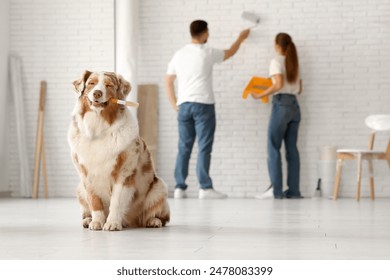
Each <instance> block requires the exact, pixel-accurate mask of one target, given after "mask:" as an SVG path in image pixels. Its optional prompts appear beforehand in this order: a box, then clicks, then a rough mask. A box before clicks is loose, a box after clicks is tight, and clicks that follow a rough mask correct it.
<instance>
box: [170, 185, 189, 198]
mask: <svg viewBox="0 0 390 280" xmlns="http://www.w3.org/2000/svg"><path fill="white" fill-rule="evenodd" d="M186 197H187V194H186V191H185V190H183V189H180V188H176V189H175V192H174V193H173V198H175V199H182V198H186Z"/></svg>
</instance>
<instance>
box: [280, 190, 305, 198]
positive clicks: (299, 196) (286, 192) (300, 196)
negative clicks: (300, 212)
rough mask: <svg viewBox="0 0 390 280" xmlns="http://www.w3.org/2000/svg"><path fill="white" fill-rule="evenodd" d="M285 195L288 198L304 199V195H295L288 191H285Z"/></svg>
mask: <svg viewBox="0 0 390 280" xmlns="http://www.w3.org/2000/svg"><path fill="white" fill-rule="evenodd" d="M283 197H284V198H287V199H302V198H303V196H302V195H295V196H292V195H289V194H288V191H284V192H283Z"/></svg>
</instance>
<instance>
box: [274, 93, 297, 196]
mask: <svg viewBox="0 0 390 280" xmlns="http://www.w3.org/2000/svg"><path fill="white" fill-rule="evenodd" d="M300 121H301V111H300V108H299V104H298V101H297V98H296V96H295V95H291V94H277V95H275V96H274V97H273V99H272V113H271V119H270V122H269V126H268V147H267V148H268V173H269V176H270V179H271V183H272V185H273V187H274V197H275V198H281V197H282V196H283V174H282V159H281V155H280V148H281V146H282V142H283V141H284V145H285V149H286V160H287V172H288V175H287V185H288V190H287V193H286V195H288V196H290V197H299V196H300V195H301V193H300V191H299V172H300V159H299V152H298V148H297V140H298V128H299V122H300Z"/></svg>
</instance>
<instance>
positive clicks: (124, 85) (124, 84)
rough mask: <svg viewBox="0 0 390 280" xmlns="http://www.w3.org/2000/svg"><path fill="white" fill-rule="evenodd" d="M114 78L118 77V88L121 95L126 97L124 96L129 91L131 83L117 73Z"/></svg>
mask: <svg viewBox="0 0 390 280" xmlns="http://www.w3.org/2000/svg"><path fill="white" fill-rule="evenodd" d="M116 78H117V79H118V83H119V87H118V90H119V92H120V93H121V94H123V96H124V97H125V98H126V96H127V95H128V94H129V92H130V91H131V85H130V83H129V82H128V81H126V80H125V79H124V78H123V77H122V76H121V75H119V74H117V75H116Z"/></svg>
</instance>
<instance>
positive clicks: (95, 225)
mask: <svg viewBox="0 0 390 280" xmlns="http://www.w3.org/2000/svg"><path fill="white" fill-rule="evenodd" d="M102 228H103V223H101V222H98V221H91V223H90V224H89V229H90V230H102Z"/></svg>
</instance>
